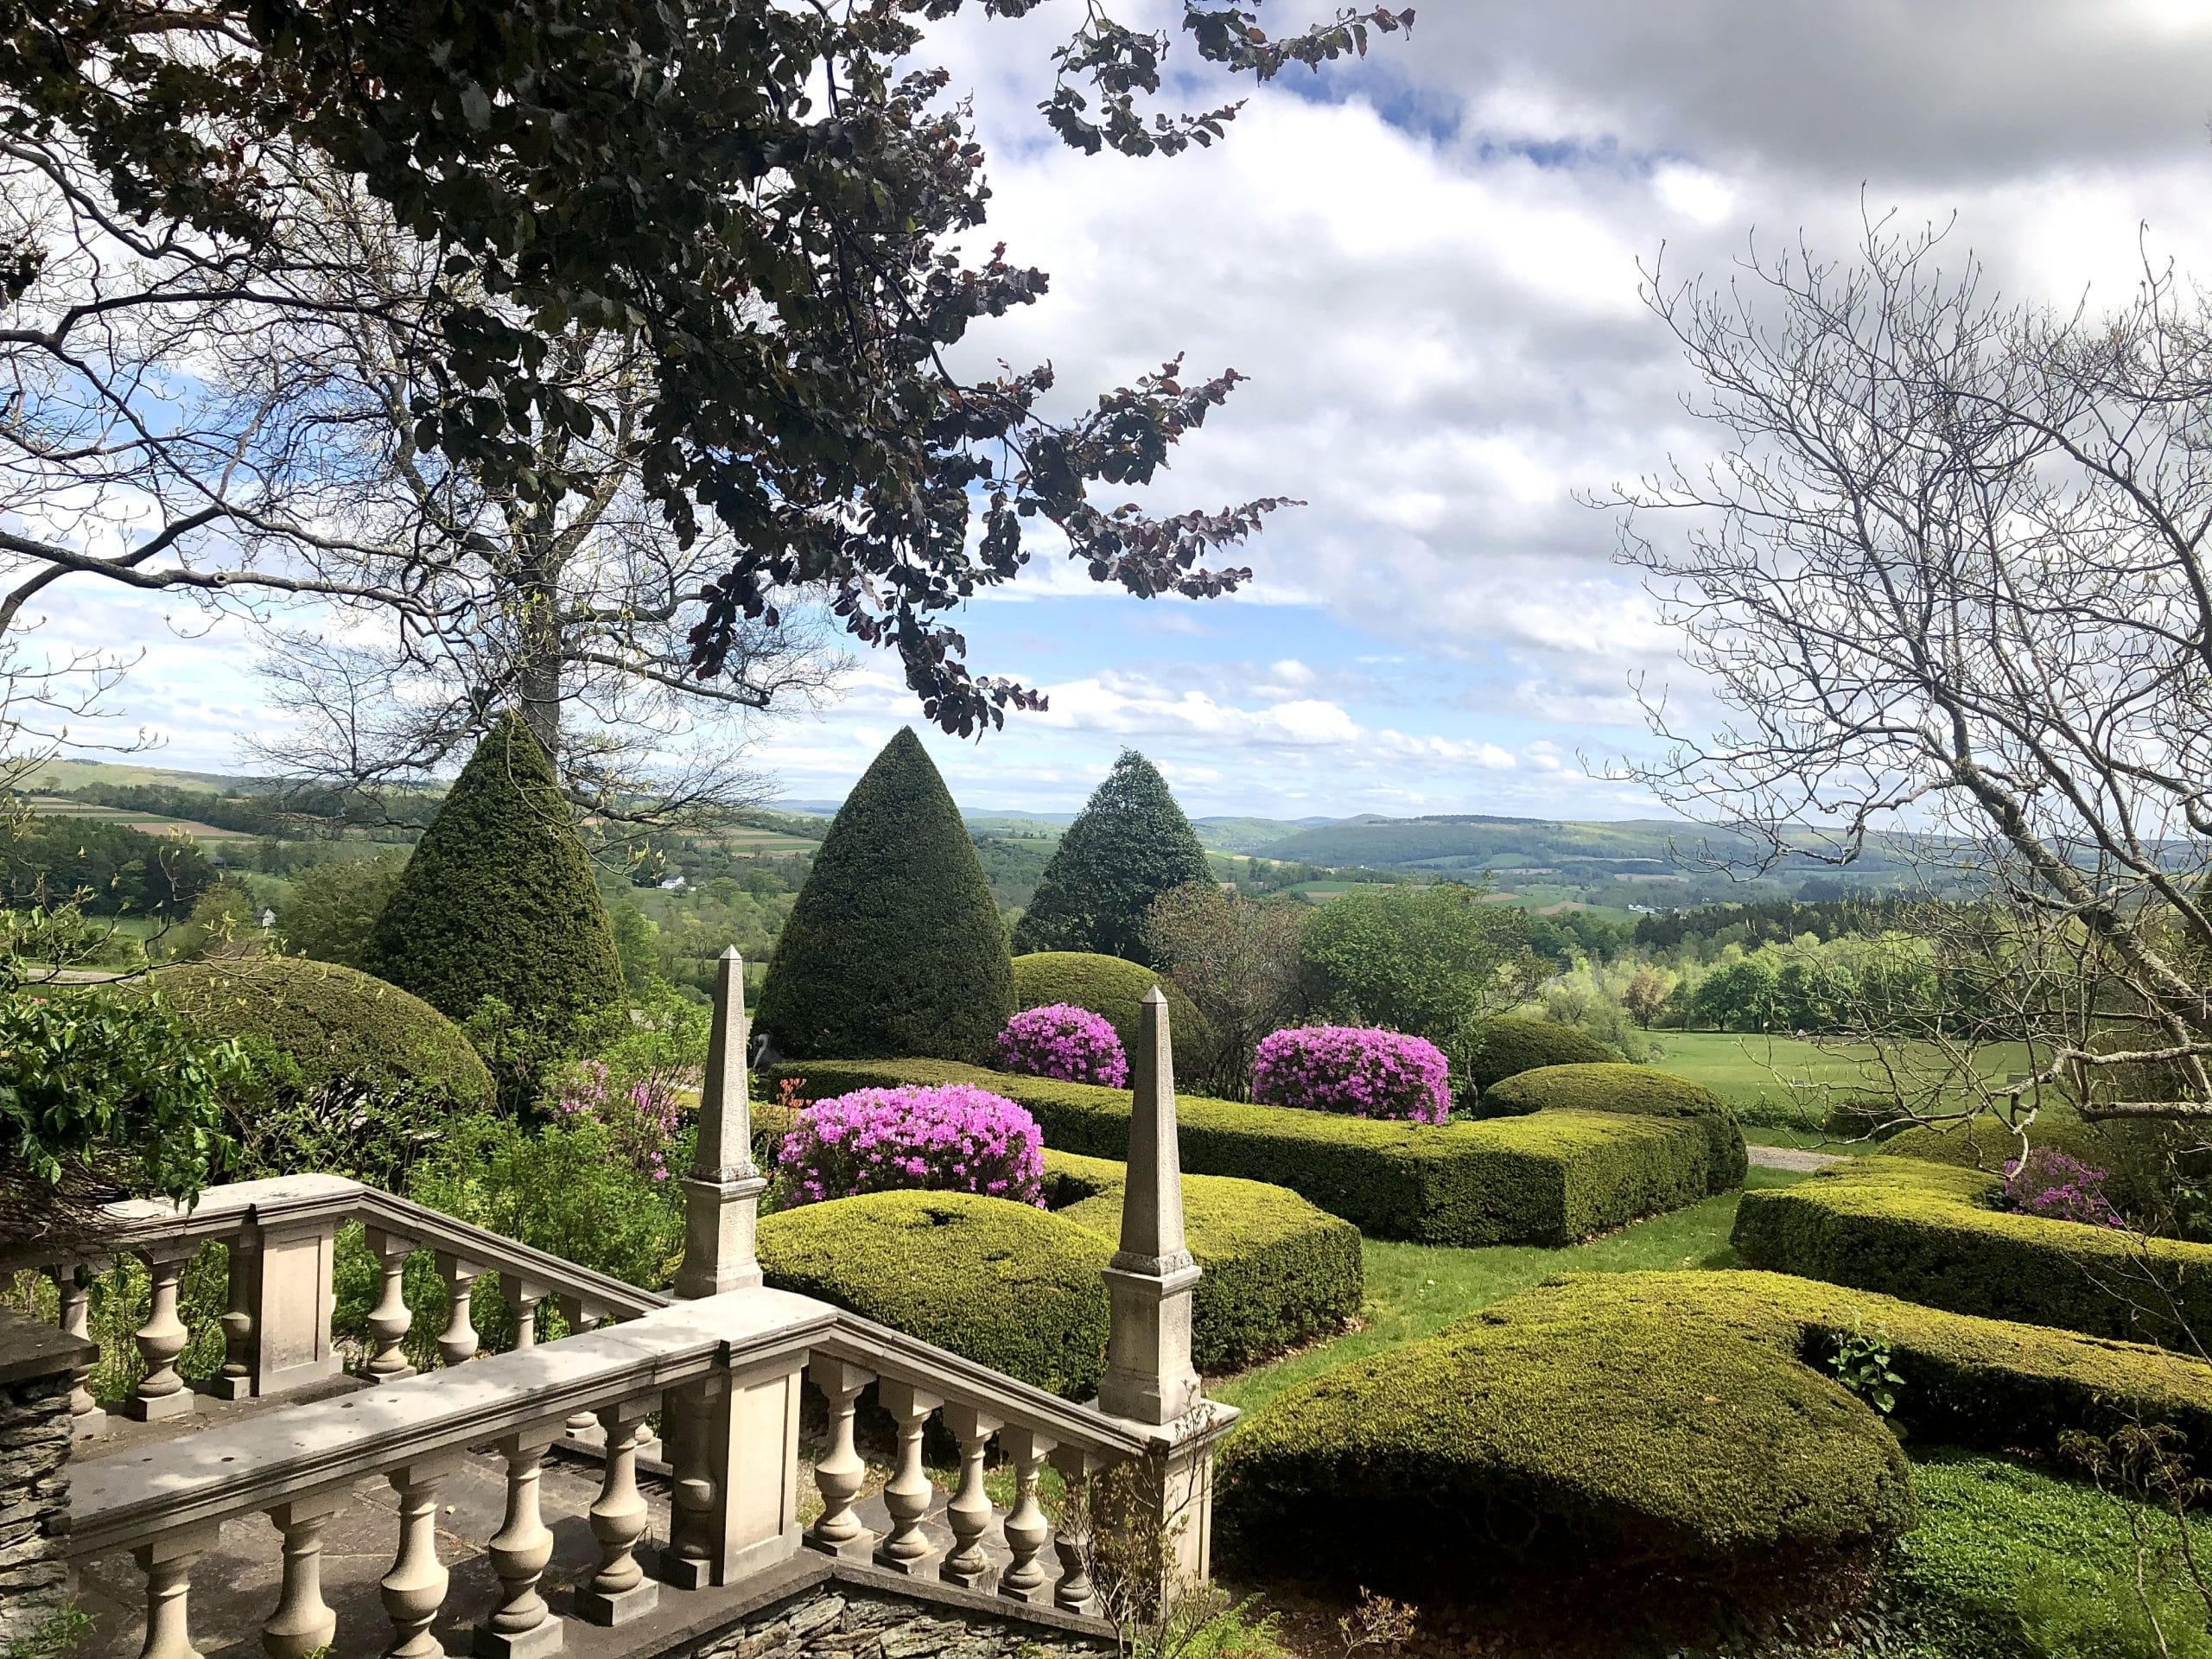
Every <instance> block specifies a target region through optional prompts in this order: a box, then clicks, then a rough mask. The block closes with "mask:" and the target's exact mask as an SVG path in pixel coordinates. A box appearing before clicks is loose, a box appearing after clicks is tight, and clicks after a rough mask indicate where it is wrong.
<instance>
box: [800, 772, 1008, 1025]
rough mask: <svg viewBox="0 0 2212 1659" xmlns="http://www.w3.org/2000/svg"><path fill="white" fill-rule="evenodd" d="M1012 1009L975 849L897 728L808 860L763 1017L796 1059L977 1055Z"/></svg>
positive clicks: (994, 912) (1000, 940)
mask: <svg viewBox="0 0 2212 1659" xmlns="http://www.w3.org/2000/svg"><path fill="white" fill-rule="evenodd" d="M1013 1012H1014V970H1013V965H1012V963H1011V961H1010V959H1009V958H1008V957H1007V944H1006V930H1005V928H1004V927H1003V926H1001V925H1000V922H999V912H998V906H996V905H995V904H994V903H993V902H992V899H991V889H990V886H989V884H988V882H986V881H985V880H984V879H983V867H982V863H981V862H980V861H978V860H977V858H976V844H975V842H972V841H971V840H969V836H968V831H967V828H966V826H965V825H963V823H961V821H960V811H959V809H958V808H957V807H956V806H954V805H953V804H952V797H951V796H950V794H949V793H947V792H946V790H945V787H944V779H942V778H940V777H939V776H938V770H937V767H936V766H934V765H932V764H931V760H930V757H929V754H928V752H927V751H926V750H925V749H924V748H923V747H922V744H921V740H920V739H919V738H918V737H916V736H915V735H914V734H913V733H912V731H911V730H903V729H902V730H901V731H900V732H899V734H898V735H897V736H895V737H893V739H892V740H891V741H890V742H888V743H887V744H886V745H884V747H883V752H882V753H880V754H879V755H877V756H876V758H875V761H874V764H873V765H872V766H869V767H868V772H867V773H866V775H864V776H863V777H862V778H861V780H860V782H859V783H858V784H856V785H854V787H853V792H852V793H851V794H850V795H849V796H847V797H846V798H845V804H844V806H843V807H842V809H841V810H839V812H838V814H837V817H836V822H835V823H832V824H831V825H830V826H829V835H828V836H826V837H825V838H824V839H823V842H822V850H821V851H820V852H818V853H817V854H816V855H815V858H814V863H813V866H812V868H810V870H809V871H808V873H807V878H806V885H805V886H804V887H803V888H801V889H800V891H799V895H798V902H797V903H796V904H794V905H793V906H792V907H791V919H790V920H789V921H788V922H787V923H785V926H784V931H783V937H782V938H781V939H780V940H779V941H778V943H777V945H776V954H775V956H774V957H773V959H772V961H771V962H770V963H769V964H768V978H767V982H766V985H765V986H764V987H763V988H762V990H761V994H760V1007H759V1009H758V1010H757V1014H758V1020H757V1023H758V1025H759V1027H760V1029H762V1030H765V1031H766V1032H768V1033H771V1034H772V1038H773V1040H774V1043H775V1045H776V1046H777V1047H778V1048H779V1049H780V1050H781V1051H782V1052H785V1053H787V1054H792V1055H797V1056H799V1057H801V1058H804V1057H807V1056H810V1055H817V1054H850V1055H855V1056H859V1057H861V1058H868V1057H873V1056H877V1055H889V1054H926V1055H934V1056H938V1057H941V1058H946V1059H957V1060H977V1059H981V1058H982V1057H983V1056H984V1055H986V1054H987V1053H988V1052H990V1047H991V1044H992V1041H993V1039H995V1038H996V1037H997V1036H998V1033H999V1031H1000V1028H1001V1027H1003V1026H1004V1025H1005V1024H1006V1020H1007V1015H1008V1014H1012V1013H1013Z"/></svg>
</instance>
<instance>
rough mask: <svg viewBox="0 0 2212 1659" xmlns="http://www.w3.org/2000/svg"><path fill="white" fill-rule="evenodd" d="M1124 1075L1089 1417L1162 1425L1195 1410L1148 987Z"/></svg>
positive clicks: (1156, 1027)
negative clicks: (1123, 1124) (1115, 1212)
mask: <svg viewBox="0 0 2212 1659" xmlns="http://www.w3.org/2000/svg"><path fill="white" fill-rule="evenodd" d="M1134 1058H1135V1065H1133V1066H1132V1068H1131V1071H1132V1073H1133V1076H1132V1077H1131V1082H1132V1083H1133V1084H1134V1085H1135V1086H1134V1088H1133V1089H1132V1090H1131V1095H1130V1100H1129V1162H1128V1185H1127V1187H1126V1188H1125V1189H1124V1190H1123V1192H1122V1238H1121V1248H1120V1249H1117V1250H1116V1251H1115V1252H1114V1259H1113V1261H1112V1262H1110V1263H1109V1265H1108V1267H1107V1268H1106V1272H1105V1278H1106V1294H1107V1297H1108V1299H1109V1302H1110V1303H1111V1305H1112V1315H1111V1323H1110V1325H1109V1327H1108V1332H1107V1338H1106V1375H1105V1377H1104V1379H1103V1381H1102V1382H1101V1383H1099V1387H1098V1408H1099V1409H1100V1410H1101V1411H1103V1412H1105V1413H1107V1414H1109V1415H1111V1416H1115V1417H1126V1418H1129V1419H1132V1420H1134V1421H1138V1422H1142V1423H1170V1422H1173V1421H1175V1420H1176V1419H1177V1418H1179V1417H1181V1416H1182V1415H1183V1414H1185V1413H1186V1412H1188V1411H1189V1410H1190V1409H1191V1408H1192V1407H1193V1406H1195V1405H1197V1404H1198V1370H1197V1368H1196V1367H1195V1366H1194V1365H1193V1364H1192V1363H1191V1296H1192V1290H1193V1288H1194V1287H1196V1286H1197V1284H1198V1263H1197V1262H1194V1261H1192V1259H1191V1252H1190V1250H1189V1249H1188V1248H1187V1247H1186V1246H1185V1243H1184V1239H1183V1162H1182V1155H1181V1152H1180V1149H1179V1147H1178V1146H1177V1143H1176V1135H1175V1060H1174V1054H1173V1050H1172V1049H1171V1047H1170V1046H1169V1040H1168V1031H1167V999H1166V997H1165V996H1164V995H1161V994H1160V988H1159V987H1158V986H1157V985H1155V986H1154V987H1153V988H1152V989H1151V990H1149V991H1147V993H1146V994H1145V999H1144V1003H1143V1006H1142V1007H1141V1010H1140V1012H1139V1017H1138V1035H1137V1052H1136V1054H1135V1057H1134Z"/></svg>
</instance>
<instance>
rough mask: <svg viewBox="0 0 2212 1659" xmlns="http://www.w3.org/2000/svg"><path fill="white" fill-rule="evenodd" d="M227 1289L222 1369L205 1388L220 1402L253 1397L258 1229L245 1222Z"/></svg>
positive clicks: (234, 1248)
mask: <svg viewBox="0 0 2212 1659" xmlns="http://www.w3.org/2000/svg"><path fill="white" fill-rule="evenodd" d="M230 1249H231V1263H230V1288H229V1294H228V1295H227V1296H226V1299H225V1302H224V1312H223V1369H222V1370H221V1372H220V1373H219V1375H218V1376H216V1377H215V1379H214V1380H213V1382H212V1383H210V1384H209V1385H208V1392H209V1393H211V1394H213V1395H214V1396H215V1397H216V1398H217V1399H219V1400H250V1399H251V1398H252V1397H253V1349H254V1342H255V1340H256V1338H257V1332H256V1331H255V1328H254V1325H255V1321H254V1310H255V1308H256V1306H257V1305H258V1303H259V1301H260V1289H261V1284H260V1280H261V1229H260V1228H258V1227H257V1226H256V1225H254V1224H253V1223H251V1222H248V1223H247V1224H245V1226H244V1227H242V1228H240V1229H239V1230H238V1236H237V1237H236V1238H234V1239H232V1241H231V1246H230Z"/></svg>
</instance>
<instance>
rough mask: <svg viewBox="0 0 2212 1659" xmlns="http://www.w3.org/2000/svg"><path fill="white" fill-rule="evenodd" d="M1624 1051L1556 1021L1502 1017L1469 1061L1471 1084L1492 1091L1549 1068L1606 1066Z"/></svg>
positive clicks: (1490, 1027)
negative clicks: (1526, 1074) (1498, 1086)
mask: <svg viewBox="0 0 2212 1659" xmlns="http://www.w3.org/2000/svg"><path fill="white" fill-rule="evenodd" d="M1619 1058H1620V1051H1619V1050H1618V1049H1616V1048H1614V1047H1613V1046H1611V1044H1610V1043H1601V1042H1599V1040H1598V1039H1596V1038H1595V1037H1592V1036H1591V1035H1590V1034H1589V1033H1587V1032H1582V1031H1577V1030H1576V1029H1575V1028H1574V1027H1573V1026H1563V1025H1561V1024H1560V1023H1559V1021H1558V1020H1540V1019H1537V1018H1536V1017H1535V1016H1534V1015H1531V1014H1500V1015H1498V1017H1497V1019H1495V1020H1491V1022H1490V1023H1489V1024H1488V1025H1486V1026H1484V1027H1483V1035H1482V1042H1481V1045H1480V1046H1478V1048H1476V1050H1475V1051H1474V1052H1473V1053H1472V1054H1471V1055H1470V1056H1469V1057H1468V1059H1467V1081H1468V1082H1470V1083H1471V1084H1474V1085H1475V1087H1476V1088H1478V1089H1480V1090H1484V1091H1488V1090H1492V1089H1495V1088H1497V1085H1498V1084H1501V1083H1503V1082H1504V1081H1505V1080H1506V1079H1507V1078H1508V1077H1518V1076H1520V1075H1521V1073H1522V1072H1523V1071H1535V1070H1536V1069H1537V1068H1538V1067H1539V1066H1546V1065H1605V1064H1606V1063H1607V1062H1608V1061H1612V1060H1618V1059H1619Z"/></svg>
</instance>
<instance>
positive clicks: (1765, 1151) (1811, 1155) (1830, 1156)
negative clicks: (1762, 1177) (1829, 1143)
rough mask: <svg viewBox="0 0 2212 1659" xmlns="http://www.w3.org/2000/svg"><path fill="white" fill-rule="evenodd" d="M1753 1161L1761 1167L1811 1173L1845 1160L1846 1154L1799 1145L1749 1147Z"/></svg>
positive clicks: (1748, 1150)
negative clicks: (1815, 1150)
mask: <svg viewBox="0 0 2212 1659" xmlns="http://www.w3.org/2000/svg"><path fill="white" fill-rule="evenodd" d="M1745 1150H1746V1151H1747V1152H1749V1153H1750V1154H1751V1161H1752V1162H1753V1163H1755V1164H1757V1165H1758V1166H1759V1167H1760V1168H1761V1169H1795V1170H1801V1171H1803V1172H1805V1173H1811V1172H1812V1171H1814V1170H1816V1169H1826V1168H1827V1166H1829V1165H1830V1164H1840V1163H1841V1162H1843V1160H1844V1156H1845V1154H1841V1153H1835V1152H1814V1151H1811V1150H1809V1149H1808V1148H1804V1147H1746V1148H1745Z"/></svg>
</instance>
